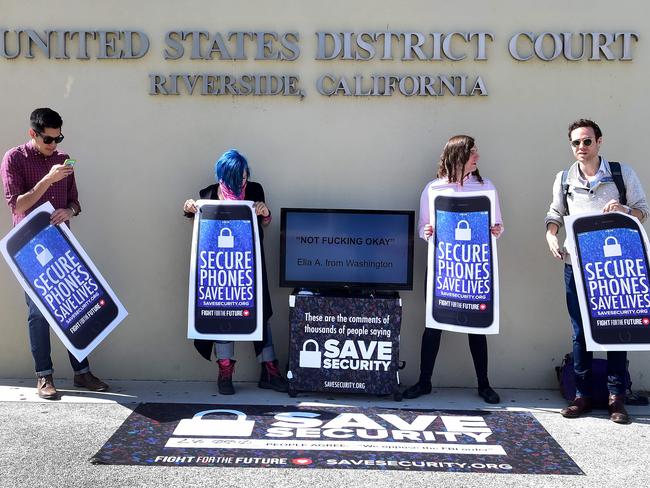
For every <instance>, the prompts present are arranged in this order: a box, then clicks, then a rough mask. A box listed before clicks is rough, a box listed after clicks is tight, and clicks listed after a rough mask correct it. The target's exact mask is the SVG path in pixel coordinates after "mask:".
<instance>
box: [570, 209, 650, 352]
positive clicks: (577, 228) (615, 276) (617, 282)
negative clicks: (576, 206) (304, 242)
mask: <svg viewBox="0 0 650 488" xmlns="http://www.w3.org/2000/svg"><path fill="white" fill-rule="evenodd" d="M570 225H571V230H572V234H573V236H574V245H575V253H576V257H577V259H578V263H574V264H575V265H577V268H578V269H579V272H580V276H578V278H579V279H577V280H576V285H580V286H581V288H582V289H581V291H582V293H583V296H584V300H583V302H584V303H583V304H581V305H582V309H583V310H582V312H583V314H582V316H583V317H582V318H583V326H585V328H586V329H585V332H587V334H586V337H588V336H590V337H591V340H593V342H595V343H596V344H597V345H600V346H604V347H606V348H608V349H612V348H611V347H608V346H616V345H618V346H620V347H622V348H623V349H627V348H628V346H629V345H639V344H648V343H649V342H650V281H649V277H648V269H649V266H648V255H647V251H646V246H644V235H643V234H642V231H641V227H640V225H639V223H638V221H637V220H636V219H634V218H631V217H628V216H627V215H624V214H621V213H604V214H602V213H601V214H597V215H590V216H587V217H582V218H580V217H578V218H575V219H574V220H573V221H572V222H571V224H570ZM575 273H576V269H574V276H575ZM585 308H586V310H585ZM584 312H586V314H585V313H584Z"/></svg>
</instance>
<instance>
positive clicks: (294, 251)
mask: <svg viewBox="0 0 650 488" xmlns="http://www.w3.org/2000/svg"><path fill="white" fill-rule="evenodd" d="M414 222H415V212H413V211H412V210H347V209H313V208H283V209H281V237H280V286H286V287H302V288H317V289H322V288H324V289H328V288H359V289H374V290H412V289H413V234H414Z"/></svg>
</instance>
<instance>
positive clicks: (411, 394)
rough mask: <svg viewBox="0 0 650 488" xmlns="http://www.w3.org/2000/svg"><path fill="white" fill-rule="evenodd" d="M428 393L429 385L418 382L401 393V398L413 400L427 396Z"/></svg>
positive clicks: (429, 391)
mask: <svg viewBox="0 0 650 488" xmlns="http://www.w3.org/2000/svg"><path fill="white" fill-rule="evenodd" d="M429 393H431V383H420V382H419V381H418V382H417V383H416V384H414V385H413V386H411V387H410V388H407V389H406V390H404V392H403V393H402V397H404V398H408V399H413V398H418V397H420V396H422V395H428V394H429Z"/></svg>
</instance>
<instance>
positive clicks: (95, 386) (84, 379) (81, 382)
mask: <svg viewBox="0 0 650 488" xmlns="http://www.w3.org/2000/svg"><path fill="white" fill-rule="evenodd" d="M74 386H78V387H80V388H86V389H87V390H90V391H106V390H108V385H107V384H106V383H104V382H103V381H102V380H100V379H99V378H97V376H95V375H94V374H92V373H91V372H90V371H88V372H87V373H81V374H76V375H74Z"/></svg>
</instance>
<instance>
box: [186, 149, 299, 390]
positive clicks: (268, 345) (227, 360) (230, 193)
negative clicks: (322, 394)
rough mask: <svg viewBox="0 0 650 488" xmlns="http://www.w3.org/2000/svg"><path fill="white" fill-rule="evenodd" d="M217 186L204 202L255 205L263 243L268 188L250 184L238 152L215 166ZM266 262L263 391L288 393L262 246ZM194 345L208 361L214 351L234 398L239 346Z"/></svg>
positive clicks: (258, 350)
mask: <svg viewBox="0 0 650 488" xmlns="http://www.w3.org/2000/svg"><path fill="white" fill-rule="evenodd" d="M214 173H215V180H216V183H214V184H212V185H210V186H208V187H206V188H203V189H202V190H201V191H199V198H200V199H202V200H250V201H253V202H255V205H254V210H255V214H256V215H257V223H258V229H259V236H260V243H261V242H262V241H263V239H264V228H265V227H267V226H268V225H269V223H270V222H271V211H270V210H269V208H268V207H267V206H266V203H265V198H264V189H263V188H262V185H260V184H259V183H256V182H253V181H249V177H250V169H249V167H248V161H247V160H246V158H245V157H244V156H243V155H242V154H241V153H240V152H239V151H237V150H236V149H229V150H228V151H226V152H225V153H223V155H222V156H221V157H220V158H219V159H218V160H217V162H216V163H215V165H214ZM183 210H184V212H185V216H186V217H189V218H193V217H194V214H195V213H196V212H197V206H196V202H195V201H194V200H192V199H189V200H187V201H186V202H185V204H184V205H183ZM260 249H261V260H262V295H263V297H262V317H263V319H262V324H263V326H262V340H261V341H254V342H253V346H254V348H255V354H256V355H257V359H258V361H259V362H260V363H261V366H262V369H261V372H260V380H259V382H258V386H259V387H260V388H267V389H272V390H275V391H279V392H286V391H287V390H288V388H287V381H286V380H285V379H284V377H283V376H282V374H281V373H280V369H279V368H278V361H277V359H276V356H275V350H274V348H273V340H272V337H271V329H270V326H269V319H270V318H271V315H273V309H272V307H271V295H270V293H269V284H268V279H267V274H266V262H265V259H264V247H262V246H260ZM194 346H195V347H196V349H197V350H198V351H199V353H200V354H201V355H202V356H203V357H204V358H205V359H207V360H208V361H210V360H211V357H212V350H213V348H214V352H215V356H216V358H217V364H218V366H219V376H218V378H217V388H218V390H219V393H221V394H222V395H232V394H234V393H235V388H234V386H233V383H232V377H233V373H234V369H235V345H234V343H233V342H232V341H206V340H195V341H194Z"/></svg>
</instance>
